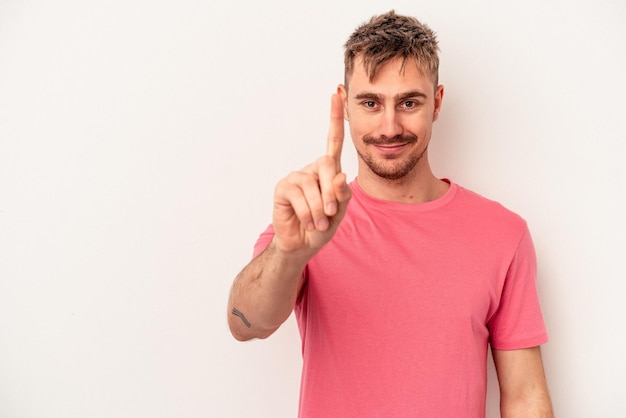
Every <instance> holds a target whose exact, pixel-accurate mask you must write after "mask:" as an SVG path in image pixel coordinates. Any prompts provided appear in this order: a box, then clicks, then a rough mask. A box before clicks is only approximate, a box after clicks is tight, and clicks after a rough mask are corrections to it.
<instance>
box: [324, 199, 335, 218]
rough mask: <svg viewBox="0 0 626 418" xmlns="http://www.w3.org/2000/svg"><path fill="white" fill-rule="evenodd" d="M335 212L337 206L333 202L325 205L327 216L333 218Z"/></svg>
mask: <svg viewBox="0 0 626 418" xmlns="http://www.w3.org/2000/svg"><path fill="white" fill-rule="evenodd" d="M335 212H337V204H336V203H335V202H332V203H329V204H327V205H326V214H327V215H328V216H333V215H334V214H335Z"/></svg>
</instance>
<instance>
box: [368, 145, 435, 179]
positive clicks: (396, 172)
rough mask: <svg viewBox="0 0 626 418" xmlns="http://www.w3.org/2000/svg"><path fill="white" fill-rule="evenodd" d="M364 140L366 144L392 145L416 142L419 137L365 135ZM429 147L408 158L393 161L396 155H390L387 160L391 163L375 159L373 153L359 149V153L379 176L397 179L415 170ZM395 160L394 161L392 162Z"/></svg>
mask: <svg viewBox="0 0 626 418" xmlns="http://www.w3.org/2000/svg"><path fill="white" fill-rule="evenodd" d="M363 142H364V143H365V144H371V145H391V144H400V143H415V142H417V137H416V136H414V135H406V136H402V137H397V138H391V139H386V138H382V139H379V140H375V139H373V138H371V137H367V136H366V137H364V138H363ZM426 150H427V148H424V150H423V151H422V152H421V153H419V154H418V155H411V156H410V157H409V158H408V159H397V161H393V160H394V159H395V157H393V156H389V157H387V158H385V160H386V161H388V162H391V164H384V163H381V162H379V161H375V160H374V158H373V157H372V155H371V154H365V153H362V152H360V151H359V150H358V149H357V154H358V155H359V157H360V158H361V159H362V160H363V162H364V163H365V165H367V167H368V168H369V169H370V170H371V171H372V172H373V173H374V174H376V175H377V176H378V177H381V178H383V179H385V180H390V181H397V180H401V179H403V178H405V177H407V176H408V175H409V174H411V173H412V172H413V169H414V168H415V167H416V166H417V163H419V161H420V160H421V159H422V157H423V156H424V154H425V153H426ZM392 161H393V162H392Z"/></svg>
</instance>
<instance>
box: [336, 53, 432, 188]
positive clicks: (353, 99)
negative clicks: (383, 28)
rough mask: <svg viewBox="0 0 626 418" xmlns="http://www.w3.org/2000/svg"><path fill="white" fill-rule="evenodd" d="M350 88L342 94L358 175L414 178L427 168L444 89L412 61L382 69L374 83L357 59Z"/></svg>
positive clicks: (342, 90)
mask: <svg viewBox="0 0 626 418" xmlns="http://www.w3.org/2000/svg"><path fill="white" fill-rule="evenodd" d="M348 83H349V85H348V86H347V88H345V87H340V92H341V93H342V98H343V99H344V113H345V114H344V116H345V118H346V120H348V121H349V123H350V134H351V136H352V140H353V142H354V146H355V148H356V151H357V154H358V155H359V173H360V174H361V173H362V170H364V169H365V170H369V171H370V173H373V174H375V175H377V176H379V177H382V178H385V179H388V180H400V179H404V178H406V177H407V176H411V175H416V174H417V173H418V172H419V168H420V166H423V165H424V164H426V165H427V164H428V162H427V158H422V157H423V156H425V155H426V149H427V147H428V143H429V141H430V136H431V133H432V125H433V122H434V121H436V120H437V117H438V115H439V109H440V108H441V101H442V99H443V86H438V87H437V88H435V86H434V84H433V81H432V80H431V79H430V77H428V76H427V75H425V74H422V72H421V71H420V70H419V68H418V67H417V64H416V63H415V62H414V61H413V60H407V62H406V64H405V67H404V69H402V59H401V58H398V59H395V60H393V61H390V62H388V63H387V64H385V65H384V66H382V67H381V68H380V69H379V71H378V73H377V74H376V77H375V78H374V80H373V81H372V82H370V80H369V76H368V74H367V73H366V72H365V69H364V68H363V65H362V63H361V62H360V60H359V59H357V61H356V65H355V68H354V71H353V73H352V75H351V76H350V77H349V79H348ZM363 174H365V173H363Z"/></svg>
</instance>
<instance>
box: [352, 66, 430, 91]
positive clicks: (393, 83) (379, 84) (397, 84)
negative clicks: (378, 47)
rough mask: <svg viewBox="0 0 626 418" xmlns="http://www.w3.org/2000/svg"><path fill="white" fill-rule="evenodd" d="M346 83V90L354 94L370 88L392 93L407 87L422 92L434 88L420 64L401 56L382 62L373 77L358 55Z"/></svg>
mask: <svg viewBox="0 0 626 418" xmlns="http://www.w3.org/2000/svg"><path fill="white" fill-rule="evenodd" d="M347 83H348V85H347V86H346V87H347V88H348V91H350V93H354V94H359V93H360V92H362V91H370V90H372V91H377V92H379V93H383V92H390V93H393V94H397V93H398V91H403V90H407V89H419V90H422V91H424V92H426V91H431V90H434V82H433V80H432V79H431V77H430V76H429V75H428V73H427V72H426V71H425V70H424V69H423V68H422V66H420V65H418V63H417V62H416V61H415V60H414V59H410V58H409V59H407V60H403V58H402V57H398V58H394V59H392V60H390V61H388V62H386V63H384V64H382V65H381V66H380V67H378V70H377V71H376V74H375V75H374V77H373V78H372V77H371V76H370V73H369V72H368V71H367V68H365V66H364V64H363V60H362V59H361V58H360V57H358V58H357V59H356V60H355V65H354V69H353V71H352V74H351V75H350V76H349V78H348V79H347Z"/></svg>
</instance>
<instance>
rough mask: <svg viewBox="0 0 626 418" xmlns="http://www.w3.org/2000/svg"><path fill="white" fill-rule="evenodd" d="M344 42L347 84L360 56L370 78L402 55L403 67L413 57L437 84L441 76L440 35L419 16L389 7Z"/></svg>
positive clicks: (418, 65)
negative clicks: (438, 38)
mask: <svg viewBox="0 0 626 418" xmlns="http://www.w3.org/2000/svg"><path fill="white" fill-rule="evenodd" d="M344 46H345V56H344V62H345V73H344V77H345V85H346V88H347V86H348V81H349V78H350V76H351V75H352V72H353V71H354V67H355V61H356V59H357V57H358V58H360V59H361V60H362V61H361V62H362V63H363V67H364V68H365V71H366V73H367V75H368V76H369V79H370V81H372V80H373V79H374V78H375V77H376V74H377V72H378V70H379V69H380V67H381V66H382V65H383V64H385V63H387V62H389V61H391V60H394V59H396V58H402V69H404V66H405V65H406V62H407V60H408V59H413V60H414V61H415V63H416V64H417V67H418V68H419V69H420V71H422V73H423V74H425V75H428V76H430V78H431V79H432V81H433V82H434V84H435V88H436V87H437V83H438V79H439V47H438V44H437V37H436V35H435V32H433V31H432V30H431V29H430V28H429V27H428V26H426V25H425V24H423V23H421V22H420V21H419V20H417V19H415V18H413V17H409V16H402V15H398V14H396V12H395V11H393V10H392V11H390V12H388V13H385V14H383V15H380V16H374V17H372V18H371V19H370V21H369V22H366V23H364V24H363V25H361V26H359V27H358V28H357V29H356V30H355V31H354V32H353V33H352V35H351V36H350V38H348V41H347V42H346V44H345V45H344Z"/></svg>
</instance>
